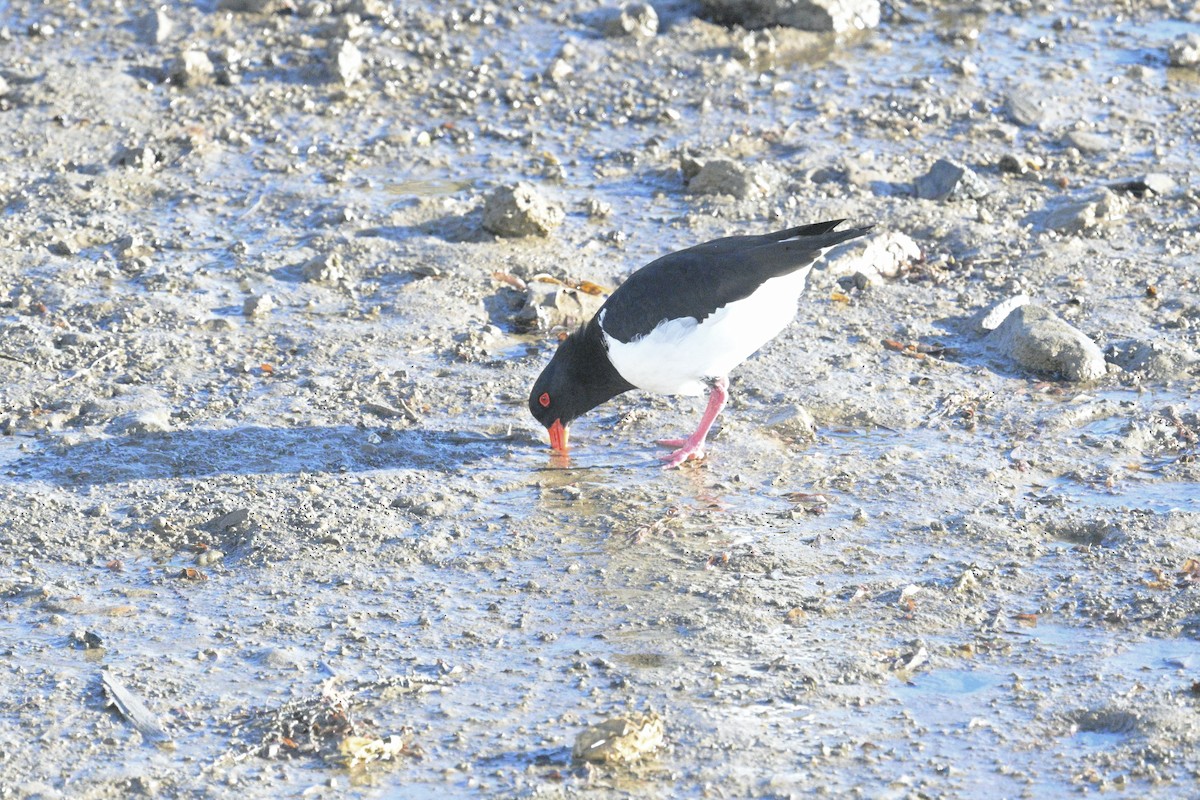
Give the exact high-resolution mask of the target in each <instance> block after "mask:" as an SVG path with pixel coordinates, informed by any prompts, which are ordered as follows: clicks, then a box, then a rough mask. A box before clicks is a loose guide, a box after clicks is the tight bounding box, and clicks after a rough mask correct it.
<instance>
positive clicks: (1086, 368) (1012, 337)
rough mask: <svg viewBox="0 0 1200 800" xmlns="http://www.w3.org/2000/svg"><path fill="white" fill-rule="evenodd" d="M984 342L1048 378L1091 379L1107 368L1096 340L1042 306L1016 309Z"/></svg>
mask: <svg viewBox="0 0 1200 800" xmlns="http://www.w3.org/2000/svg"><path fill="white" fill-rule="evenodd" d="M984 344H985V345H986V346H987V347H988V348H989V349H990V350H992V351H993V352H995V353H996V354H997V355H1000V356H1002V357H1004V358H1006V359H1008V360H1009V361H1012V362H1013V363H1015V364H1017V365H1018V366H1020V367H1023V368H1024V369H1027V370H1029V371H1030V372H1033V373H1034V374H1036V375H1039V376H1041V377H1045V378H1062V379H1064V380H1068V381H1091V380H1095V379H1097V378H1100V377H1102V376H1103V375H1104V374H1105V373H1106V372H1107V371H1108V369H1107V366H1106V365H1105V362H1104V353H1102V352H1101V351H1100V348H1099V347H1098V346H1097V345H1096V343H1095V342H1093V341H1092V340H1091V339H1089V338H1088V337H1087V336H1085V335H1084V334H1083V332H1082V331H1080V330H1078V329H1077V328H1074V327H1072V326H1071V325H1068V324H1067V323H1066V322H1064V321H1063V320H1061V319H1059V318H1058V317H1056V316H1055V315H1054V313H1053V312H1051V311H1049V310H1048V309H1046V308H1043V307H1042V306H1035V305H1024V306H1021V307H1020V308H1017V309H1015V310H1014V311H1013V312H1012V313H1010V314H1009V315H1008V316H1007V317H1006V318H1005V320H1004V321H1003V322H1002V323H1000V325H999V326H998V327H997V328H996V329H995V330H994V331H992V332H991V333H989V334H988V335H987V337H986V338H985V339H984Z"/></svg>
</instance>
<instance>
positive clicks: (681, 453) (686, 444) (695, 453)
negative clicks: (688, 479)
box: [659, 439, 704, 469]
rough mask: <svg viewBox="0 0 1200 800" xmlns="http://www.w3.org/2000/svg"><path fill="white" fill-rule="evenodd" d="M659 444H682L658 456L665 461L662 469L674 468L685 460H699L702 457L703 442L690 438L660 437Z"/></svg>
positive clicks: (671, 445) (672, 445)
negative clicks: (671, 451)
mask: <svg viewBox="0 0 1200 800" xmlns="http://www.w3.org/2000/svg"><path fill="white" fill-rule="evenodd" d="M659 444H663V445H666V446H668V447H675V446H676V445H682V447H680V448H679V449H678V450H676V451H675V452H673V453H669V454H667V455H664V456H659V459H660V460H662V461H665V462H667V463H665V464H663V469H674V468H675V467H678V466H679V465H680V464H682V463H683V462H685V461H688V460H694V461H699V460H701V459H702V458H704V442H693V441H692V440H690V439H662V440H660V441H659Z"/></svg>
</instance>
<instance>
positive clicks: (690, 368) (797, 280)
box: [600, 267, 811, 395]
mask: <svg viewBox="0 0 1200 800" xmlns="http://www.w3.org/2000/svg"><path fill="white" fill-rule="evenodd" d="M810 269H811V267H806V268H804V269H800V270H797V271H796V272H793V273H790V274H788V275H783V276H780V277H778V278H772V279H770V280H769V281H767V282H766V283H764V284H763V285H762V286H760V287H758V290H757V291H756V292H755V293H754V294H752V295H750V296H749V297H746V298H743V299H741V300H738V301H736V302H733V303H730V304H729V305H726V306H722V307H721V308H719V309H717V310H716V311H715V312H714V313H712V314H710V315H709V316H708V317H706V318H705V319H704V321H703V322H700V323H697V322H696V320H695V319H693V318H692V317H685V318H683V319H675V320H669V321H666V322H663V323H661V324H659V326H658V327H657V328H655V329H654V330H652V331H651V332H650V333H648V334H647V335H645V336H643V337H641V338H640V339H634V340H633V341H632V342H619V341H617V340H616V339H613V338H611V337H609V336H608V335H607V334H605V336H604V341H605V344H607V345H608V358H609V360H610V361H612V364H613V366H614V367H616V368H617V372H619V373H621V377H623V378H624V379H625V380H627V381H629V382H630V383H632V384H633V385H634V386H636V387H638V388H639V389H645V390H646V391H649V392H658V393H659V394H683V395H700V394H704V392H705V391H706V390H707V388H708V387H707V384H706V383H705V379H706V378H721V377H724V376H726V375H728V374H729V371H730V370H732V369H733V368H734V367H736V366H737V365H738V364H740V363H742V362H743V361H745V360H746V359H747V358H749V357H750V356H752V355H754V353H755V352H757V351H758V349H759V348H760V347H762V346H763V345H764V344H766V343H767V342H769V341H771V340H772V339H774V338H775V337H776V336H778V335H779V332H780V331H782V330H783V329H784V328H785V327H786V326H787V324H788V323H789V322H791V321H792V319H793V318H795V316H796V304H797V302H799V300H800V295H801V293H803V291H804V284H805V280H806V279H807V278H808V273H809V270H810ZM600 322H601V325H603V322H604V320H603V319H601V320H600Z"/></svg>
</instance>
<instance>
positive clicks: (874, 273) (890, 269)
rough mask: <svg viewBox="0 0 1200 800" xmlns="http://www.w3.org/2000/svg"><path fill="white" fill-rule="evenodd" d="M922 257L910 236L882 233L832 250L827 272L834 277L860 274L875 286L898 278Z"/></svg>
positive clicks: (828, 256) (826, 267)
mask: <svg viewBox="0 0 1200 800" xmlns="http://www.w3.org/2000/svg"><path fill="white" fill-rule="evenodd" d="M923 257H924V254H923V253H922V252H921V246H920V245H919V244H917V243H916V241H914V240H913V238H912V237H911V236H909V235H908V234H906V233H900V232H899V231H880V232H879V233H873V234H870V235H869V236H867V237H866V238H863V239H856V240H854V241H852V242H847V243H845V244H843V245H838V246H837V247H835V248H833V249H832V250H830V251H829V254H828V255H827V256H826V258H825V265H826V266H825V269H826V271H827V272H828V273H829V274H830V275H831V276H833V277H835V278H836V277H840V276H843V275H856V274H861V275H863V276H864V278H865V279H866V281H867V282H868V283H874V282H877V281H878V280H879V279H881V278H895V277H897V276H899V275H900V274H901V273H903V272H906V271H908V269H909V268H910V267H911V266H912V265H913V264H914V263H917V262H919V261H920V260H921V259H922V258H923Z"/></svg>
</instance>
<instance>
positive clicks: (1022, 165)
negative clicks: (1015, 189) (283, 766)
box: [996, 153, 1046, 175]
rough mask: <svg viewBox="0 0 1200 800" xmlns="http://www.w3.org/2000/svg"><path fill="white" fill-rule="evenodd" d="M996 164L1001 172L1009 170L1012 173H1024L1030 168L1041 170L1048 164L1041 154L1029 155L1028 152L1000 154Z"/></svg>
mask: <svg viewBox="0 0 1200 800" xmlns="http://www.w3.org/2000/svg"><path fill="white" fill-rule="evenodd" d="M996 166H997V167H998V168H999V169H1000V171H1001V172H1007V173H1009V174H1011V175H1024V174H1026V173H1027V172H1029V171H1030V170H1041V169H1043V168H1045V166H1046V160H1045V159H1044V158H1042V157H1041V156H1035V155H1029V154H1027V153H1020V154H1018V153H1005V154H1004V155H1002V156H1000V161H998V162H997V163H996Z"/></svg>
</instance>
